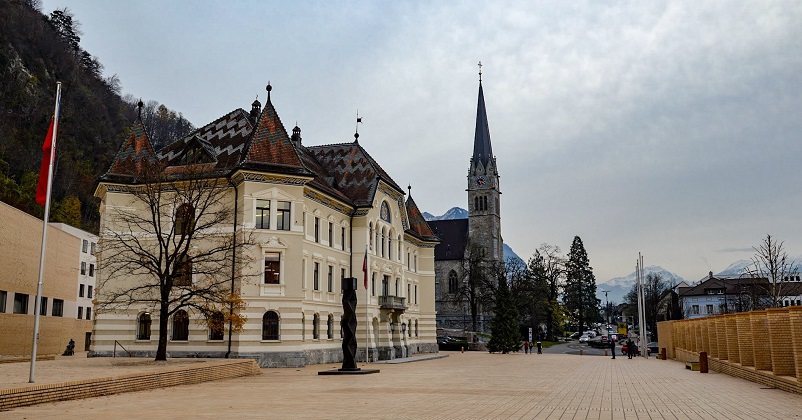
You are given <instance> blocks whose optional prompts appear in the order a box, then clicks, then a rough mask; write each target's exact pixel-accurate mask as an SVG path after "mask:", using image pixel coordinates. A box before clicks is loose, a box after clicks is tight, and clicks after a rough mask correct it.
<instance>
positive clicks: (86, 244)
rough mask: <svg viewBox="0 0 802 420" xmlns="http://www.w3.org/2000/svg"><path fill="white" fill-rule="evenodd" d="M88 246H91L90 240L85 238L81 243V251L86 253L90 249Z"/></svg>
mask: <svg viewBox="0 0 802 420" xmlns="http://www.w3.org/2000/svg"><path fill="white" fill-rule="evenodd" d="M88 248H89V241H87V240H86V239H84V240H83V242H82V243H81V252H83V253H84V254H86V251H87V250H88Z"/></svg>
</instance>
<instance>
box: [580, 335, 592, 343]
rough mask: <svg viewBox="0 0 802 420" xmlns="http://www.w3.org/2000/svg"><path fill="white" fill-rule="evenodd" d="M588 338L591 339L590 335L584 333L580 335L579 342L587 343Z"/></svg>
mask: <svg viewBox="0 0 802 420" xmlns="http://www.w3.org/2000/svg"><path fill="white" fill-rule="evenodd" d="M588 340H590V337H588V335H587V334H582V337H579V342H580V343H587V342H588Z"/></svg>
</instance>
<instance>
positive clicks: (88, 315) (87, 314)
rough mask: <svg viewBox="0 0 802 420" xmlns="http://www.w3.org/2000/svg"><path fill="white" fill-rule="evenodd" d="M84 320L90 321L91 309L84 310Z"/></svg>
mask: <svg viewBox="0 0 802 420" xmlns="http://www.w3.org/2000/svg"><path fill="white" fill-rule="evenodd" d="M86 319H87V320H90V319H92V308H89V307H88V308H86Z"/></svg>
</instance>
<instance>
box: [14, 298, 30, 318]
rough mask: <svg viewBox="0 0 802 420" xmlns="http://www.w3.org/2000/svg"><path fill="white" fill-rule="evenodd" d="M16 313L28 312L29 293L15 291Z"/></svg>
mask: <svg viewBox="0 0 802 420" xmlns="http://www.w3.org/2000/svg"><path fill="white" fill-rule="evenodd" d="M14 313H15V314H27V313H28V295H26V294H24V293H14Z"/></svg>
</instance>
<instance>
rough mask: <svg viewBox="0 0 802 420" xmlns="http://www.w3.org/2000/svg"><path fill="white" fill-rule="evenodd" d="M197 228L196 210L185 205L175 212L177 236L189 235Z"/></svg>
mask: <svg viewBox="0 0 802 420" xmlns="http://www.w3.org/2000/svg"><path fill="white" fill-rule="evenodd" d="M194 228H195V209H194V208H193V207H192V205H190V204H188V203H184V204H182V205H180V206H178V208H177V209H176V210H175V234H176V235H181V236H183V235H189V234H190V233H191V232H192V229H194Z"/></svg>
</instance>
